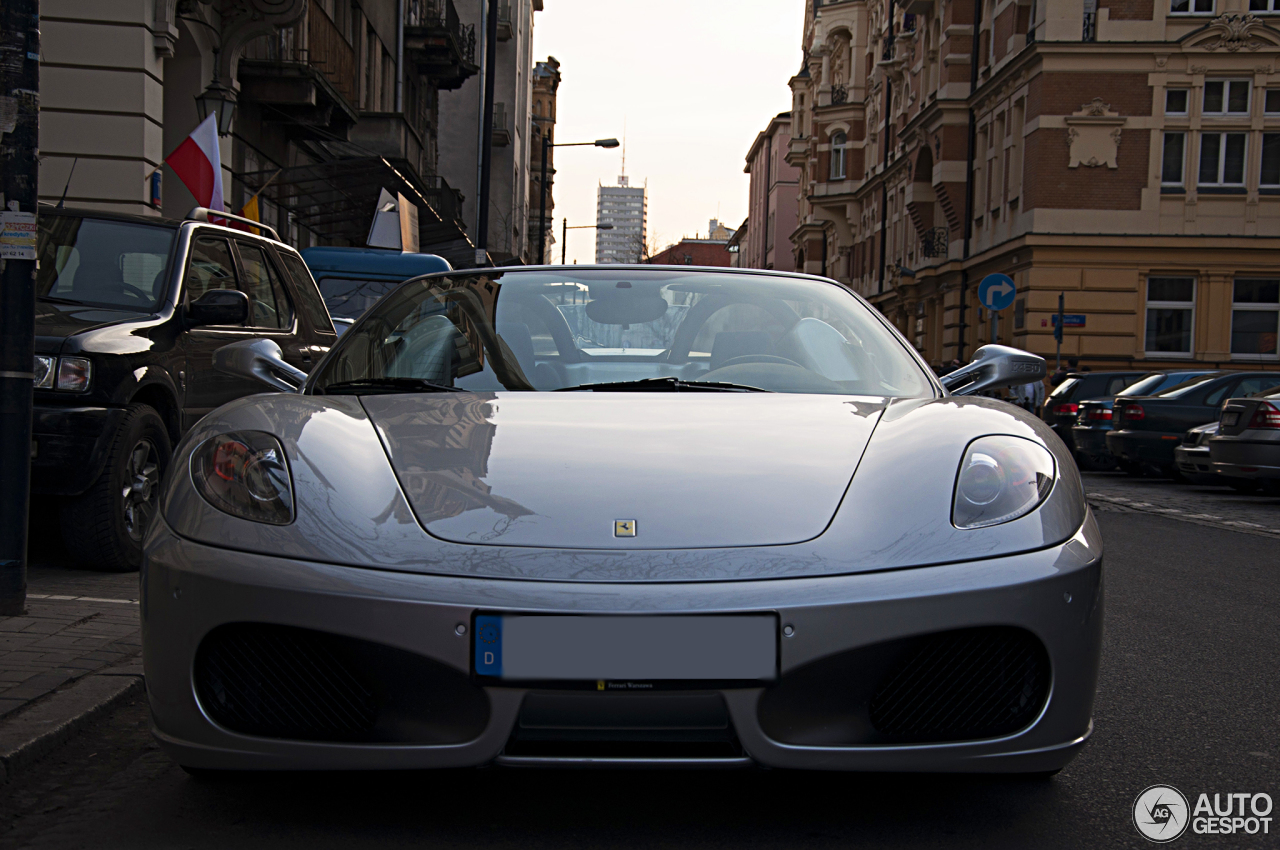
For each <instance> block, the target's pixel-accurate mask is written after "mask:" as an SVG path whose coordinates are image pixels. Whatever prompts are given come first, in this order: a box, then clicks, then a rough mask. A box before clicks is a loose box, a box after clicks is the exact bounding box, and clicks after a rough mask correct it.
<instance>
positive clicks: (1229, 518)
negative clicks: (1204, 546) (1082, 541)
mask: <svg viewBox="0 0 1280 850" xmlns="http://www.w3.org/2000/svg"><path fill="white" fill-rule="evenodd" d="M1083 477H1084V487H1085V492H1086V493H1087V494H1088V498H1089V503H1090V504H1091V505H1093V508H1094V510H1100V511H1138V512H1140V513H1151V514H1158V515H1160V516H1163V517H1167V518H1169V519H1174V520H1178V521H1180V522H1187V523H1191V524H1193V525H1207V526H1210V527H1212V528H1221V529H1224V530H1227V531H1240V532H1244V533H1245V534H1257V535H1261V536H1263V537H1274V538H1280V498H1277V497H1275V496H1258V495H1254V496H1245V495H1242V494H1240V493H1237V492H1236V491H1235V490H1232V489H1231V488H1229V487H1215V486H1209V485H1201V484H1178V483H1175V482H1173V481H1169V480H1165V479H1156V478H1134V477H1132V476H1129V475H1125V474H1124V473H1121V472H1086V473H1084V474H1083Z"/></svg>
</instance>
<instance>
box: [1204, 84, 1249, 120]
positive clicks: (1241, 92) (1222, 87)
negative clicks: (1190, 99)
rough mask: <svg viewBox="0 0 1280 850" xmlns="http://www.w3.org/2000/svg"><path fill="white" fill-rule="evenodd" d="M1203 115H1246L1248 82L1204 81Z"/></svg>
mask: <svg viewBox="0 0 1280 850" xmlns="http://www.w3.org/2000/svg"><path fill="white" fill-rule="evenodd" d="M1204 114H1205V115H1248V114H1249V81H1248V80H1206V81H1205V84H1204Z"/></svg>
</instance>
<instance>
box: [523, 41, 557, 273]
mask: <svg viewBox="0 0 1280 850" xmlns="http://www.w3.org/2000/svg"><path fill="white" fill-rule="evenodd" d="M559 90H560V63H559V62H557V61H556V57H554V56H548V57H547V61H545V62H539V63H537V64H536V65H534V66H533V145H532V147H531V148H530V150H529V155H530V157H531V160H530V163H529V164H530V168H529V232H530V233H532V234H534V241H533V242H531V243H530V245H529V256H528V260H527V261H528V262H530V263H535V262H538V250H537V234H538V228H539V227H541V228H542V247H543V260H545V261H547V262H550V260H551V256H552V251H551V248H552V246H553V245H555V242H556V239H555V228H554V227H552V226H551V222H552V212H554V211H555V208H556V204H555V196H554V192H553V190H554V188H555V182H556V181H555V177H556V162H555V154H556V149H555V148H554V147H551V145H553V144H555V127H556V94H557V92H559ZM543 139H546V140H547V144H548V147H547V184H546V187H545V189H544V188H543V185H542V140H543ZM544 208H545V209H544Z"/></svg>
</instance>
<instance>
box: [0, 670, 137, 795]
mask: <svg viewBox="0 0 1280 850" xmlns="http://www.w3.org/2000/svg"><path fill="white" fill-rule="evenodd" d="M142 689H143V684H142V665H141V664H140V663H138V659H133V660H131V661H129V662H126V663H125V664H123V665H120V666H117V667H112V668H109V669H107V670H103V671H100V672H98V673H93V674H90V675H88V676H85V677H83V678H81V679H78V680H77V681H76V682H75V683H74V684H73V685H71V687H69V688H66V689H65V690H61V691H58V692H56V693H54V694H51V695H50V696H48V697H47V698H45V699H43V700H41V701H40V702H38V703H36V704H35V705H33V706H31V707H30V708H27V709H24V710H22V711H20V712H19V713H18V714H17V715H15V716H14V717H12V718H11V719H9V720H6V721H5V722H4V723H3V724H0V783H4V782H7V781H9V780H10V779H12V778H13V776H14V775H15V774H17V773H21V772H22V771H23V770H25V769H27V768H28V767H30V766H31V765H32V764H33V763H34V762H36V761H38V760H39V759H41V758H43V757H44V756H46V755H48V754H49V753H50V752H51V751H53V750H54V749H56V748H57V747H58V746H59V745H60V744H62V743H63V742H64V741H66V740H67V739H68V738H70V737H71V736H72V735H74V734H75V733H76V732H79V731H80V730H81V729H83V728H84V727H85V726H86V725H88V724H89V723H90V722H92V721H93V720H94V719H95V718H97V717H98V716H100V715H102V714H103V713H105V712H106V711H108V710H110V709H111V708H113V707H115V706H116V705H117V704H118V703H120V702H121V701H122V700H124V699H126V698H127V697H130V696H132V695H133V694H136V693H138V692H140V691H141V690H142Z"/></svg>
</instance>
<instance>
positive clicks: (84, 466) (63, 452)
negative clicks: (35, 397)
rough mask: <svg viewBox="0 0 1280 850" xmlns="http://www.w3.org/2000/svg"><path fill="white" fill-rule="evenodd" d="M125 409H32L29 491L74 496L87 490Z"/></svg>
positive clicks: (99, 466)
mask: <svg viewBox="0 0 1280 850" xmlns="http://www.w3.org/2000/svg"><path fill="white" fill-rule="evenodd" d="M124 415H125V410H124V409H123V408H116V407H59V406H54V405H43V404H36V405H35V407H34V409H33V410H32V417H31V436H32V440H33V441H34V442H35V445H36V450H35V456H34V457H33V458H32V460H31V489H32V491H33V492H36V493H46V494H51V495H58V496H75V495H78V494H80V493H83V492H84V491H85V490H87V489H89V486H90V485H91V484H93V482H94V481H96V480H98V476H99V475H100V474H101V473H102V467H103V466H104V465H105V464H106V459H107V450H108V449H109V448H110V446H111V438H112V437H113V436H114V435H115V432H116V428H117V427H119V425H120V420H121V419H123V418H124Z"/></svg>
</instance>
